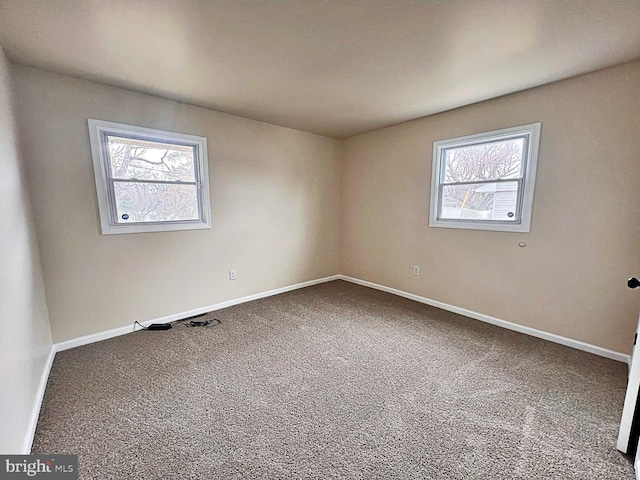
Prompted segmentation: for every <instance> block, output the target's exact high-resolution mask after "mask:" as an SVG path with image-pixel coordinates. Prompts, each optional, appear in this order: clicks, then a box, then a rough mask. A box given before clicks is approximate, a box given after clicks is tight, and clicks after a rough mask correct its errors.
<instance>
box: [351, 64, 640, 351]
mask: <svg viewBox="0 0 640 480" xmlns="http://www.w3.org/2000/svg"><path fill="white" fill-rule="evenodd" d="M536 121H541V122H542V134H541V143H540V155H539V160H538V175H537V182H536V190H535V199H534V206H533V221H532V227H531V233H530V234H518V233H501V232H484V231H471V230H454V229H443V228H429V227H428V220H429V218H428V216H429V191H430V181H431V156H432V153H431V151H432V145H433V142H434V140H440V139H445V138H450V137H456V136H460V135H466V134H472V133H478V132H482V131H488V130H492V129H498V128H502V127H510V126H514V125H520V124H525V123H531V122H536ZM343 147H344V150H343V152H344V153H343V166H342V168H343V175H342V208H341V212H342V230H341V235H342V237H341V253H342V262H341V270H342V273H343V274H346V275H350V276H353V277H357V278H361V279H364V280H368V281H372V282H375V283H379V284H382V285H386V286H389V287H394V288H397V289H400V290H404V291H407V292H411V293H414V294H417V295H421V296H424V297H428V298H431V299H434V300H438V301H441V302H445V303H448V304H451V305H455V306H458V307H463V308H467V309H470V310H473V311H476V312H479V313H483V314H487V315H491V316H495V317H498V318H501V319H504V320H508V321H510V322H514V323H518V324H521V325H526V326H529V327H533V328H537V329H540V330H544V331H546V332H551V333H555V334H558V335H562V336H565V337H569V338H572V339H577V340H581V341H584V342H588V343H592V344H594V345H598V346H602V347H605V348H609V349H612V350H616V351H620V352H625V353H629V352H630V349H631V344H632V341H633V332H634V329H635V323H636V319H637V316H638V311H639V310H640V291H631V290H629V289H627V287H626V286H625V283H626V279H627V277H629V276H631V275H640V206H639V205H640V63H638V62H636V63H633V64H629V65H626V66H622V67H618V68H613V69H609V70H605V71H601V72H597V73H593V74H590V75H585V76H582V77H578V78H575V79H571V80H566V81H563V82H559V83H555V84H551V85H547V86H544V87H540V88H536V89H533V90H529V91H525V92H522V93H518V94H514V95H510V96H507V97H502V98H499V99H496V100H492V101H487V102H483V103H479V104H476V105H472V106H469V107H465V108H461V109H458V110H454V111H450V112H446V113H443V114H439V115H435V116H431V117H426V118H423V119H420V120H415V121H412V122H409V123H405V124H402V125H398V126H395V127H390V128H386V129H383V130H378V131H375V132H371V133H368V134H364V135H360V136H357V137H352V138H350V139H347V140H346V141H345V143H344V146H343ZM521 241H524V242H526V243H527V244H528V246H527V247H525V248H520V247H518V242H521ZM413 265H419V266H420V267H421V275H420V276H419V277H417V276H413V275H412V271H411V270H412V266H413Z"/></svg>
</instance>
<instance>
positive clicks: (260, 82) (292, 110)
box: [0, 0, 640, 138]
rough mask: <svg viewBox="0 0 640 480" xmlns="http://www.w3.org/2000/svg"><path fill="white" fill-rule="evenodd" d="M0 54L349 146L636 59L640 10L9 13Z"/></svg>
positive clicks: (225, 6) (255, 3)
mask: <svg viewBox="0 0 640 480" xmlns="http://www.w3.org/2000/svg"><path fill="white" fill-rule="evenodd" d="M0 46H2V47H3V48H4V50H5V52H6V53H7V56H8V57H9V59H10V60H11V61H13V62H16V63H21V64H25V65H29V66H34V67H39V68H43V69H46V70H51V71H55V72H60V73H65V74H68V75H73V76H77V77H83V78H88V79H92V80H96V81H99V82H103V83H107V84H110V85H116V86H120V87H124V88H129V89H132V90H139V91H143V92H148V93H153V94H156V95H160V96H163V97H167V98H172V99H176V100H181V101H184V102H188V103H192V104H195V105H201V106H205V107H209V108H212V109H215V110H220V111H224V112H229V113H235V114H237V115H242V116H245V117H249V118H253V119H257V120H263V121H266V122H270V123H274V124H277V125H283V126H287V127H291V128H295V129H299V130H305V131H308V132H313V133H319V134H323V135H328V136H332V137H337V138H342V137H347V136H350V135H354V134H358V133H361V132H365V131H369V130H373V129H376V128H380V127H383V126H387V125H392V124H396V123H400V122H404V121H407V120H411V119H415V118H418V117H422V116H425V115H430V114H434V113H438V112H442V111H445V110H449V109H452V108H456V107H460V106H463V105H468V104H471V103H474V102H478V101H481V100H486V99H489V98H494V97H497V96H500V95H504V94H508V93H512V92H516V91H519V90H523V89H526V88H530V87H534V86H537V85H541V84H545V83H549V82H553V81H556V80H560V79H564V78H568V77H571V76H575V75H578V74H582V73H586V72H590V71H593V70H598V69H601V68H605V67H609V66H613V65H616V64H620V63H624V62H627V61H630V60H634V59H637V58H640V1H638V0H543V1H540V0H484V1H480V0H477V1H473V0H468V1H455V0H449V1H447V0H441V1H436V0H432V1H419V0H413V1H409V0H226V1H225V0H219V1H216V0H209V1H206V0H2V1H1V2H0Z"/></svg>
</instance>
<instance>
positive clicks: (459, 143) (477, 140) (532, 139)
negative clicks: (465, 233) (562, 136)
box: [429, 122, 541, 233]
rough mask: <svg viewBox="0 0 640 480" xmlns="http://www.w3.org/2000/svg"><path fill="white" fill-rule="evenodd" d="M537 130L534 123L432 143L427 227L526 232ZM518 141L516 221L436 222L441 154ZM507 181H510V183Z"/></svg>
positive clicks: (538, 125) (442, 168) (442, 167)
mask: <svg viewBox="0 0 640 480" xmlns="http://www.w3.org/2000/svg"><path fill="white" fill-rule="evenodd" d="M540 128H541V123H540V122H537V123H530V124H527V125H520V126H517V127H510V128H503V129H500V130H493V131H490V132H483V133H476V134H474V135H465V136H463V137H456V138H450V139H446V140H438V141H436V142H433V162H432V171H431V205H430V211H429V226H430V227H442V228H461V229H470V230H493V231H500V232H524V233H528V232H530V231H531V214H532V210H533V192H534V188H535V179H536V168H537V163H538V148H539V144H540ZM522 137H525V138H526V147H525V148H524V158H523V159H522V163H523V164H522V168H521V177H519V179H517V180H518V181H519V183H520V188H519V189H518V193H519V196H518V204H517V212H518V215H517V217H518V218H517V220H515V221H504V220H484V219H482V220H470V219H444V218H440V212H441V207H442V191H443V185H444V173H445V166H446V165H445V161H444V154H445V152H446V150H448V149H451V148H459V147H465V146H471V145H477V144H482V143H489V142H495V141H496V140H498V141H499V140H508V139H510V138H522ZM510 181H513V180H511V179H510ZM479 183H482V182H479ZM487 183H489V182H487Z"/></svg>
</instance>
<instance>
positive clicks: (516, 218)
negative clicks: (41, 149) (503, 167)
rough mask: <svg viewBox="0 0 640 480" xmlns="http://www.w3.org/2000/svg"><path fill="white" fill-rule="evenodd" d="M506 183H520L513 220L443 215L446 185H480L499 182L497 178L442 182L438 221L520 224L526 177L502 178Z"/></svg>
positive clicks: (439, 193)
mask: <svg viewBox="0 0 640 480" xmlns="http://www.w3.org/2000/svg"><path fill="white" fill-rule="evenodd" d="M501 182H504V183H507V182H508V183H517V184H518V196H517V197H516V211H515V215H514V219H513V220H492V219H482V220H477V219H473V218H445V217H443V216H442V206H443V205H442V204H443V201H442V199H443V197H444V187H450V186H452V185H478V184H487V183H499V182H498V181H495V180H488V181H485V182H460V183H441V184H440V185H439V186H438V198H439V202H438V221H439V222H474V223H479V224H499V225H514V224H516V225H517V224H519V223H520V221H521V219H522V215H521V214H522V195H523V190H524V188H523V186H524V179H523V178H512V179H510V180H501Z"/></svg>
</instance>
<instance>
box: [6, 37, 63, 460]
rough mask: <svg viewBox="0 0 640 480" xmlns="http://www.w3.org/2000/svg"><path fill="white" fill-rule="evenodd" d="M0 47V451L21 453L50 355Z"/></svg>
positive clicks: (39, 274)
mask: <svg viewBox="0 0 640 480" xmlns="http://www.w3.org/2000/svg"><path fill="white" fill-rule="evenodd" d="M9 75H10V67H9V64H8V62H7V60H6V59H5V56H4V52H3V51H2V49H0V207H1V208H0V386H1V388H0V452H1V453H4V454H9V453H25V450H24V449H26V448H29V446H30V441H31V439H30V435H29V433H30V420H31V418H32V412H33V411H34V407H36V406H37V401H38V395H37V392H38V388H39V385H40V381H41V378H42V375H43V373H45V369H46V365H47V359H48V356H49V353H50V351H51V331H50V329H49V319H48V316H47V305H46V302H45V296H44V286H43V281H42V272H41V269H40V255H39V253H38V246H37V242H36V236H35V229H34V225H33V218H32V214H31V207H30V205H29V199H28V196H27V188H26V184H25V181H24V175H23V169H22V165H21V161H20V154H19V149H18V141H17V135H16V131H15V122H14V116H13V111H12V105H11V88H10V85H11V83H10V76H9Z"/></svg>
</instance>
